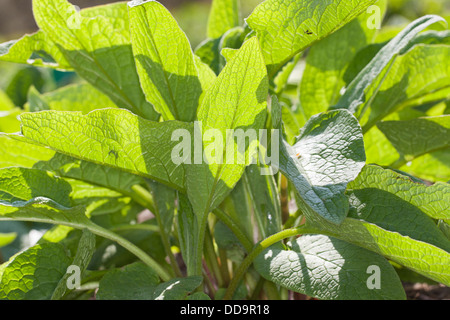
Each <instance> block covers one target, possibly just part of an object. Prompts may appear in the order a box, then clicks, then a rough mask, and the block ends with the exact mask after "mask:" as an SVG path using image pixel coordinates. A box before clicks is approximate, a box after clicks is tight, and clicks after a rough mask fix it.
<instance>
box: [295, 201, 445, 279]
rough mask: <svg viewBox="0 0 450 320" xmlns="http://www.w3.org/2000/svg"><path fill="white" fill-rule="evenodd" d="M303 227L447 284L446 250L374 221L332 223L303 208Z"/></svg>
mask: <svg viewBox="0 0 450 320" xmlns="http://www.w3.org/2000/svg"><path fill="white" fill-rule="evenodd" d="M304 212H305V214H306V221H307V226H308V227H312V228H317V229H318V230H321V231H320V233H326V235H328V236H332V237H335V238H338V239H340V240H343V241H346V242H349V243H352V244H355V245H358V246H360V247H362V248H365V249H368V250H371V251H373V252H375V253H378V254H380V255H382V256H384V257H386V258H387V259H389V260H392V261H394V262H396V263H398V264H401V265H403V266H405V267H406V268H408V269H411V270H413V271H415V272H417V273H419V274H422V275H424V276H425V277H428V278H430V279H433V280H435V281H437V282H440V283H443V284H445V285H447V286H448V285H450V270H449V268H448V266H449V264H450V253H448V252H447V251H445V250H443V249H441V248H438V247H436V246H434V245H432V244H429V243H426V242H423V241H419V240H416V239H412V238H410V237H408V236H404V235H401V234H400V233H398V232H393V231H389V230H385V229H383V228H382V227H380V226H377V225H376V224H373V223H369V222H366V221H363V220H359V219H358V220H356V219H354V218H347V219H345V220H344V222H343V223H342V224H340V225H339V226H336V225H335V224H333V223H330V222H328V221H326V220H325V219H323V218H322V217H320V216H319V215H317V214H315V213H314V212H311V211H310V209H308V208H307V207H305V211H304Z"/></svg>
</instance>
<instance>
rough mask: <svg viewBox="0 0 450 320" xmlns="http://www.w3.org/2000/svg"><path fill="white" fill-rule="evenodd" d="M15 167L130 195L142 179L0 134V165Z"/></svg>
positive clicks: (2, 166) (1, 166)
mask: <svg viewBox="0 0 450 320" xmlns="http://www.w3.org/2000/svg"><path fill="white" fill-rule="evenodd" d="M13 166H19V167H24V168H35V169H40V170H44V171H50V172H53V173H54V174H55V175H58V176H61V177H66V178H72V179H77V180H80V181H85V182H88V183H89V184H94V185H97V186H102V187H106V188H108V189H112V190H116V191H118V192H120V193H123V194H126V195H131V194H132V193H133V190H132V187H133V186H134V185H136V184H140V183H142V182H143V181H142V178H141V177H139V176H136V175H133V174H130V173H127V172H124V171H122V170H119V169H116V168H112V167H107V166H102V165H98V164H95V163H92V162H87V161H83V160H79V159H75V158H72V157H70V156H67V155H64V154H62V153H57V152H55V151H53V150H50V149H48V148H45V147H43V146H39V145H36V144H30V143H27V142H25V141H22V140H18V139H17V137H15V138H14V139H12V138H10V137H8V136H4V135H3V136H0V168H6V167H13Z"/></svg>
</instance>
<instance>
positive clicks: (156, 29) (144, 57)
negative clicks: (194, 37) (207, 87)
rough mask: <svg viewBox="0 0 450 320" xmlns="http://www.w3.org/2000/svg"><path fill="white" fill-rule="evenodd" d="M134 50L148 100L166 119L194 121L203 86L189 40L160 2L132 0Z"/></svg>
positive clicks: (130, 12)
mask: <svg viewBox="0 0 450 320" xmlns="http://www.w3.org/2000/svg"><path fill="white" fill-rule="evenodd" d="M129 7H130V8H129V14H130V30H131V38H132V43H133V45H132V46H133V54H134V58H135V60H136V64H137V70H138V74H139V77H140V80H141V84H142V88H143V90H144V92H145V95H146V97H147V100H148V101H149V102H150V103H152V104H153V105H154V106H155V109H156V111H158V112H159V113H160V114H161V115H162V116H163V118H164V119H165V120H174V119H176V120H181V121H188V122H189V121H193V120H194V118H195V115H196V111H197V107H198V104H199V98H200V95H201V93H202V86H201V83H200V81H199V77H198V71H197V68H196V63H195V60H194V54H193V52H192V49H191V46H190V44H189V40H188V39H187V37H186V35H185V34H184V32H183V31H182V30H181V29H180V27H179V26H178V24H177V22H176V21H175V19H174V18H173V17H172V15H171V14H170V12H169V11H168V10H167V9H166V8H165V7H164V6H163V5H161V4H160V3H159V2H156V1H150V2H144V1H140V0H135V1H132V2H130V3H129Z"/></svg>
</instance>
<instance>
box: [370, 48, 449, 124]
mask: <svg viewBox="0 0 450 320" xmlns="http://www.w3.org/2000/svg"><path fill="white" fill-rule="evenodd" d="M449 55H450V46H447V45H423V44H419V45H416V46H414V47H413V48H412V49H411V50H410V51H408V52H406V53H405V54H403V55H400V56H397V57H396V58H395V60H393V61H392V63H390V65H389V66H388V67H386V68H385V70H383V72H382V73H381V74H380V75H379V76H378V78H377V79H376V80H374V84H373V85H371V86H370V87H369V88H368V89H367V91H366V95H367V96H368V97H371V98H370V101H368V102H367V103H365V104H364V105H363V108H365V110H366V111H365V113H364V115H363V116H362V117H361V123H362V126H363V129H364V131H367V130H368V129H369V128H371V127H372V126H373V125H375V124H376V123H377V122H378V121H380V120H381V119H383V118H385V117H386V116H387V115H389V114H391V113H393V112H395V111H397V110H401V109H404V108H406V107H414V106H420V105H424V104H427V103H436V102H439V101H442V100H446V99H449V98H450V80H449V79H450V66H449V64H448V63H447V61H448V56H449Z"/></svg>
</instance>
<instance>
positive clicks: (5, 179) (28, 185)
mask: <svg viewBox="0 0 450 320" xmlns="http://www.w3.org/2000/svg"><path fill="white" fill-rule="evenodd" d="M71 190H72V188H71V186H70V184H69V183H68V182H66V181H64V180H63V179H61V178H58V177H54V176H52V175H50V174H49V173H48V172H45V171H42V170H37V169H26V168H19V167H12V168H4V169H0V194H1V200H2V201H8V202H15V201H28V200H30V199H32V198H36V197H46V198H49V199H52V200H54V201H55V202H58V203H60V204H61V205H64V206H67V207H69V206H70V204H71V203H70V199H69V194H70V192H71Z"/></svg>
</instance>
